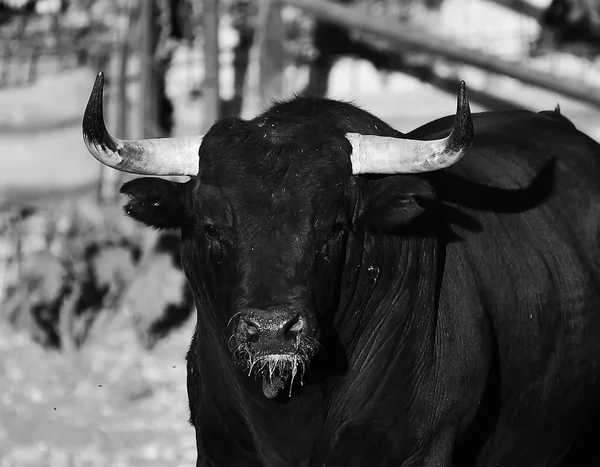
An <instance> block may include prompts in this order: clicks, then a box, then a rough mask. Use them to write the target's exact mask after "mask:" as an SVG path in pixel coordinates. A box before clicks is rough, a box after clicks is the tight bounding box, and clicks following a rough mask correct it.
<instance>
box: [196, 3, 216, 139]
mask: <svg viewBox="0 0 600 467" xmlns="http://www.w3.org/2000/svg"><path fill="white" fill-rule="evenodd" d="M202 13H203V15H202V26H203V31H204V85H203V99H202V102H203V106H202V110H203V115H202V119H201V121H202V122H203V123H202V126H203V128H201V129H200V130H201V132H205V131H206V130H208V128H210V126H211V125H212V124H213V123H214V122H215V120H217V119H218V118H219V117H220V115H221V111H220V110H221V97H220V92H219V91H220V89H219V83H220V81H219V0H204V9H203V12H202Z"/></svg>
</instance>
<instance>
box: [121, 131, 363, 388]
mask: <svg viewBox="0 0 600 467" xmlns="http://www.w3.org/2000/svg"><path fill="white" fill-rule="evenodd" d="M332 131H333V130H332ZM332 131H330V132H329V133H328V134H327V135H323V132H322V131H321V130H320V129H319V128H317V127H315V126H306V127H304V128H302V129H300V130H298V131H297V132H296V136H295V138H294V139H293V141H294V142H293V143H285V144H280V143H278V142H276V141H274V140H273V135H271V134H267V133H266V132H265V131H264V130H263V129H262V128H261V127H259V126H256V125H255V124H251V123H248V122H243V121H241V120H226V121H222V122H220V123H218V124H216V125H215V126H214V127H213V128H212V129H211V131H210V132H209V133H208V134H207V136H206V137H205V138H204V141H203V143H202V145H201V147H200V151H199V156H200V158H201V159H202V161H203V164H202V168H201V170H200V171H199V174H198V176H197V177H196V178H195V179H194V180H192V181H190V182H189V183H188V184H186V185H181V184H175V183H172V182H167V181H164V180H160V179H148V178H146V179H137V180H134V181H132V182H129V183H128V184H126V185H125V186H124V187H123V190H122V191H123V192H124V193H126V194H127V195H129V196H130V197H131V198H132V200H131V202H130V203H129V204H128V205H127V206H126V211H127V212H128V213H129V214H130V215H132V216H133V217H135V218H137V219H139V220H141V221H143V222H146V223H149V224H151V225H154V226H157V225H158V226H159V227H163V226H166V225H165V224H163V221H162V220H160V219H159V218H160V217H161V215H162V213H164V214H165V215H167V216H168V218H169V221H168V224H169V225H168V226H169V227H171V226H176V227H178V228H181V231H182V263H183V266H184V269H185V272H186V275H187V277H188V279H189V281H190V285H191V286H192V288H193V290H194V292H195V295H196V296H197V302H198V305H199V313H200V315H199V321H200V326H201V327H207V326H208V327H211V328H212V329H215V330H218V332H219V333H221V335H220V338H221V340H222V342H223V343H224V344H225V345H227V346H228V347H229V349H230V350H231V352H232V353H233V357H234V358H235V360H236V362H237V363H238V364H239V365H240V366H241V369H242V370H243V371H245V372H246V373H247V374H248V375H249V376H250V377H257V376H258V379H260V380H262V385H263V392H264V394H265V395H266V396H268V397H274V396H276V395H277V394H278V393H279V392H280V391H281V390H282V389H284V388H285V389H286V392H285V393H286V394H287V393H289V392H291V388H292V385H293V383H294V382H295V383H296V384H301V383H302V378H303V376H304V373H305V372H306V370H307V369H308V367H309V364H310V362H311V360H312V359H313V357H314V356H315V355H316V354H317V353H318V352H319V350H320V348H321V343H320V339H321V331H320V323H321V322H322V321H323V320H327V319H329V318H330V317H331V312H332V311H333V308H335V306H336V304H337V300H338V296H339V281H340V278H341V271H342V269H343V257H344V251H345V248H344V246H345V240H346V238H347V236H348V234H349V231H350V230H351V229H352V228H353V226H352V222H351V221H350V219H352V212H353V210H354V207H355V204H356V197H355V196H354V195H353V184H352V183H351V182H352V168H351V165H350V159H349V156H348V153H349V152H350V151H351V148H350V145H349V144H348V142H347V141H346V140H345V138H344V137H343V133H339V132H338V133H337V137H336V133H335V132H332ZM171 222H173V223H174V225H171Z"/></svg>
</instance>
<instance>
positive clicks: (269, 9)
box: [241, 0, 285, 118]
mask: <svg viewBox="0 0 600 467" xmlns="http://www.w3.org/2000/svg"><path fill="white" fill-rule="evenodd" d="M284 32H285V31H284V25H283V20H282V18H281V4H280V3H279V2H278V1H276V0H263V1H261V2H260V3H259V10H258V15H257V20H256V27H255V30H254V37H253V40H252V47H251V49H250V59H249V63H248V72H247V74H246V84H245V90H244V97H243V100H242V110H241V116H242V118H252V117H254V116H255V115H256V113H257V112H259V111H260V110H261V109H262V107H264V105H265V104H266V102H267V101H269V100H273V99H280V98H281V97H283V72H284V68H285V56H284V55H285V54H284V50H283V41H284Z"/></svg>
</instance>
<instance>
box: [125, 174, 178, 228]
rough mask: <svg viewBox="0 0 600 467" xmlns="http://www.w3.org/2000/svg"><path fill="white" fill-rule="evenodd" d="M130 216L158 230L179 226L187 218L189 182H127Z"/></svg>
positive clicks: (144, 179) (146, 180)
mask: <svg viewBox="0 0 600 467" xmlns="http://www.w3.org/2000/svg"><path fill="white" fill-rule="evenodd" d="M121 193H122V194H124V195H126V196H128V197H129V202H128V203H127V204H126V205H125V207H124V208H123V210H124V211H125V213H127V215H128V216H130V217H133V218H134V219H135V220H137V221H140V222H143V223H144V224H146V225H149V226H150V227H154V228H157V229H176V228H179V227H181V225H182V223H183V221H184V219H185V215H186V213H185V185H184V184H183V183H177V182H171V181H168V180H163V179H161V178H151V177H144V178H137V179H135V180H131V181H130V182H127V183H125V184H124V185H123V186H122V187H121Z"/></svg>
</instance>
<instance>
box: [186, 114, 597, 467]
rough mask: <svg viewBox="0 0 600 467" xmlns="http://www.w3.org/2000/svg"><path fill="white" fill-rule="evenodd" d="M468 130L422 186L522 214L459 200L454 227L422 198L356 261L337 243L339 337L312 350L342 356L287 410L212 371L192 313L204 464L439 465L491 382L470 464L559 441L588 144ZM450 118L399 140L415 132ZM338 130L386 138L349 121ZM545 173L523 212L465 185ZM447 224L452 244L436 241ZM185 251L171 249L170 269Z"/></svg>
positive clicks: (584, 408)
mask: <svg viewBox="0 0 600 467" xmlns="http://www.w3.org/2000/svg"><path fill="white" fill-rule="evenodd" d="M290 113H292V112H290ZM292 116H295V117H296V118H300V117H301V112H298V111H296V109H293V115H290V117H292ZM361 117H362V116H361ZM308 118H315V117H314V116H313V115H310V116H307V119H308ZM316 118H317V119H318V118H322V116H317V117H316ZM474 123H475V132H476V133H475V134H476V140H475V143H474V145H473V147H472V148H471V150H470V152H469V154H468V156H467V157H466V158H465V159H463V160H462V161H461V162H460V163H459V164H457V165H455V166H453V167H452V168H450V169H447V171H446V173H442V172H440V173H438V174H436V177H435V179H436V180H435V184H434V187H436V188H437V189H438V191H440V192H442V191H444V192H447V193H449V194H451V195H453V197H457V198H458V197H462V198H463V199H468V197H469V196H472V197H473V198H475V199H472V200H471V201H472V202H473V204H480V205H481V206H482V208H484V209H485V207H486V204H493V205H494V206H495V209H498V210H499V209H503V210H506V211H512V210H517V211H520V210H521V209H523V210H524V211H523V212H515V213H507V212H493V211H492V212H490V211H483V210H479V209H473V208H464V207H460V206H459V207H458V209H459V210H460V212H462V213H464V215H465V218H470V220H469V221H468V222H464V224H466V225H460V224H461V222H452V221H450V220H449V217H450V215H448V214H446V209H445V208H444V207H443V206H438V207H435V208H433V209H435V213H433V214H432V216H431V219H430V222H428V223H427V227H426V232H425V234H424V235H421V233H419V234H418V235H416V236H413V235H412V234H410V233H408V234H407V235H400V236H390V235H376V236H373V237H370V238H369V239H368V242H366V243H368V244H370V248H366V251H365V250H363V246H362V245H361V246H358V245H356V244H354V242H353V241H350V245H349V247H348V250H347V252H348V253H347V259H346V266H345V267H344V269H343V271H340V274H342V275H343V279H342V286H341V289H342V296H343V298H342V300H341V302H342V303H345V306H343V307H340V309H339V310H338V312H337V314H336V315H335V319H334V320H333V328H334V335H335V336H336V337H337V339H339V341H338V342H334V336H333V335H332V336H331V341H329V343H331V344H334V343H335V344H336V347H337V348H336V349H335V350H333V352H344V353H345V357H344V356H343V355H336V357H338V359H339V360H340V361H337V360H338V359H336V358H333V359H332V361H335V365H333V367H331V368H327V369H324V372H325V375H323V377H322V378H323V379H322V380H319V381H318V382H314V383H311V382H310V381H309V382H307V385H306V386H305V387H304V388H303V390H302V391H301V392H300V393H299V394H298V395H297V396H296V397H295V398H293V399H291V400H290V401H289V402H288V403H287V404H282V405H278V404H274V403H273V402H271V401H268V400H265V399H264V397H263V396H262V394H261V393H260V390H258V389H257V387H256V384H255V383H253V382H252V381H251V380H248V379H247V378H246V377H245V376H244V375H243V374H240V373H239V372H237V371H236V370H235V369H234V368H228V367H227V366H228V360H227V358H226V350H225V349H223V347H222V345H220V344H219V343H218V342H217V340H212V339H210V338H209V337H208V336H207V335H206V333H207V332H206V331H208V330H209V329H210V332H211V333H212V332H214V331H216V329H214V328H213V327H211V326H210V324H209V323H205V322H203V319H202V316H200V319H199V321H200V322H199V326H198V331H197V333H196V336H195V338H194V340H193V342H192V346H191V350H190V354H189V356H188V371H189V376H188V388H189V396H190V404H191V409H192V422H193V424H194V426H195V427H196V429H197V433H198V449H199V453H198V454H199V458H200V459H201V460H202V459H204V461H207V462H206V463H207V465H213V464H214V465H255V464H256V465H260V464H263V465H304V464H305V463H309V462H308V461H309V460H310V465H317V466H320V465H323V464H325V465H328V466H329V465H340V466H341V465H346V466H348V465H357V466H359V465H360V466H365V465H402V463H403V462H406V461H408V460H412V461H415V462H416V465H444V464H446V463H447V462H449V461H450V458H451V455H452V447H453V445H454V443H455V440H457V438H459V436H460V435H461V434H462V433H463V432H464V430H465V429H466V428H467V426H468V425H469V424H470V423H471V422H472V420H473V417H474V416H475V413H476V412H477V410H478V408H479V402H480V400H481V399H482V397H483V394H484V391H485V389H486V384H487V383H488V381H490V382H491V384H499V387H498V388H497V389H496V390H497V391H499V394H496V395H494V396H492V397H490V398H488V400H487V401H485V402H486V403H488V404H490V405H493V407H490V408H491V410H492V411H494V410H496V409H497V408H498V407H499V409H498V410H499V414H497V415H496V414H494V420H493V421H491V420H484V422H483V425H481V426H482V428H481V429H482V430H483V429H485V428H484V427H485V426H486V425H487V424H491V425H492V427H493V428H492V430H491V433H490V434H489V436H488V438H487V441H486V443H485V446H484V447H483V450H482V452H481V453H480V456H479V459H480V463H481V465H496V464H495V462H496V461H502V462H503V464H504V465H543V464H545V463H546V462H549V461H550V460H554V459H556V457H557V456H558V455H559V454H562V453H563V452H564V450H565V449H566V448H567V447H568V446H569V445H570V444H571V442H572V441H573V440H574V438H575V437H576V436H577V435H576V433H577V432H578V430H580V429H581V428H582V425H583V422H584V421H585V420H586V418H587V417H588V416H589V415H591V414H592V413H593V410H592V409H595V408H596V407H597V406H598V404H599V403H600V397H599V396H598V395H599V394H600V387H599V386H598V377H599V376H600V339H599V338H598V335H599V333H600V251H599V247H600V239H599V232H600V230H599V227H600V185H599V181H600V148H599V147H598V145H597V144H596V143H595V142H593V141H591V140H590V139H589V138H587V137H586V136H584V135H582V134H581V133H579V132H578V131H577V130H575V129H574V128H572V127H571V126H570V125H569V124H568V123H565V122H564V121H561V119H560V117H559V116H558V115H557V116H556V118H554V117H552V116H550V115H541V114H534V113H530V112H510V113H483V114H479V115H475V116H474ZM451 125H452V120H451V118H445V119H442V120H440V121H437V122H434V123H432V124H429V125H426V126H425V127H423V128H420V129H418V130H415V132H414V134H418V136H420V137H424V136H428V137H430V138H433V137H434V136H438V135H442V134H447V133H448V131H449V129H450V128H451ZM343 130H344V131H355V132H364V133H375V134H376V133H379V134H381V135H393V136H395V135H396V133H394V132H393V131H392V130H391V129H389V128H388V127H387V126H386V125H385V124H383V123H382V122H379V121H376V120H373V118H372V117H367V116H365V117H363V118H360V120H359V121H352V122H349V123H347V124H346V126H345V128H343ZM411 135H412V134H411ZM552 163H554V164H555V170H554V177H552V174H550V175H549V177H550V178H551V179H552V180H551V181H550V182H549V183H551V184H552V189H551V193H550V194H549V196H548V198H547V199H544V200H541V202H540V203H539V204H538V205H537V206H528V205H529V204H531V202H530V201H529V200H528V199H526V197H527V196H529V197H531V196H533V197H536V194H535V193H533V194H531V193H529V194H526V193H525V192H523V198H522V199H521V201H515V200H516V199H518V197H517V196H514V195H513V196H510V195H508V194H502V193H500V192H498V193H494V192H493V191H491V192H490V193H487V192H485V193H483V194H482V193H480V192H478V191H477V190H474V191H470V190H473V187H472V186H470V185H469V183H475V184H481V185H483V186H488V187H497V188H502V189H507V190H519V189H523V188H525V187H527V186H529V185H531V184H532V183H533V182H534V180H535V179H536V175H538V174H539V173H540V171H541V170H542V169H544V168H545V167H546V166H548V165H549V164H552ZM455 176H458V177H460V179H458V178H456V177H455ZM461 179H462V180H461ZM463 180H464V181H465V182H469V183H463ZM442 187H443V188H442ZM540 189H541V190H543V189H542V188H540ZM534 191H535V189H534ZM459 195H460V196H459ZM482 196H483V198H482ZM485 196H490V199H485ZM503 198H504V199H506V203H503ZM521 203H522V205H525V206H524V207H520V206H521ZM450 204H453V203H450ZM448 225H450V228H451V230H452V232H454V234H455V235H457V236H458V237H460V238H455V239H453V240H450V241H448V237H449V234H448V231H447V226H448ZM363 243H365V242H364V240H363ZM189 249H190V245H189V244H186V243H185V241H184V245H183V251H184V264H185V258H188V257H193V255H192V254H191V253H190V252H189ZM188 267H189V268H192V266H191V265H188ZM322 286H323V287H327V286H328V284H323V285H322ZM200 315H202V310H200ZM203 328H204V329H203ZM200 336H201V337H200ZM217 349H219V350H220V352H219V351H218V350H217ZM219 353H221V354H222V355H220V356H219V357H216V356H215V354H219ZM344 359H346V360H347V361H346V362H342V361H343V360H344ZM336 365H338V366H337V367H336ZM498 376H499V377H498ZM499 381H500V382H501V383H499ZM491 391H492V392H493V391H494V389H491ZM500 401H502V403H501V404H500ZM497 404H499V405H497ZM478 434H479V435H481V434H482V433H478ZM473 442H475V441H473ZM469 444H470V442H469V441H466V442H465V444H464V445H465V446H466V447H467V449H470V448H471V446H469ZM202 462H203V461H201V462H200V465H203V464H202Z"/></svg>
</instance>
